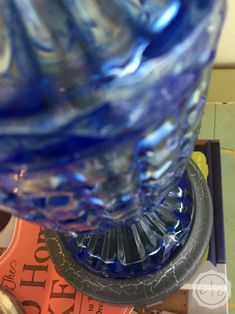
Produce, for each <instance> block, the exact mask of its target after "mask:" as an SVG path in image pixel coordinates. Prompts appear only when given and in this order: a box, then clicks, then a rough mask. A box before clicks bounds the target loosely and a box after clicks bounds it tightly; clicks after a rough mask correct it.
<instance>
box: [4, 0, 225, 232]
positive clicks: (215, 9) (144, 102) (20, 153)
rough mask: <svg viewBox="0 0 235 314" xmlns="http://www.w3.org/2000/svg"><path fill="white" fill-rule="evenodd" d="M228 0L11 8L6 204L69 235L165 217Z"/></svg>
mask: <svg viewBox="0 0 235 314" xmlns="http://www.w3.org/2000/svg"><path fill="white" fill-rule="evenodd" d="M223 16H224V1H219V0H217V1H216V0H214V1H213V0H208V1H203V0H191V1H189V0H159V1H157V0H146V1H140V0H123V1H122V0H119V1H118V0H99V1H93V0H51V1H46V0H1V1H0V148H1V150H0V206H1V208H2V209H4V210H7V211H10V212H12V213H13V214H15V215H17V216H20V217H22V218H25V219H28V220H31V221H35V222H38V223H41V224H43V225H45V226H46V227H48V228H53V229H55V230H61V231H66V230H68V231H75V232H91V231H105V230H106V229H107V228H110V227H113V226H114V227H118V226H120V227H121V226H125V225H127V224H131V223H136V222H138V219H139V217H141V216H142V215H143V214H145V213H150V215H151V212H152V213H155V211H156V209H157V208H159V206H160V204H161V202H162V201H163V200H164V199H165V197H166V196H167V195H168V193H169V192H170V191H171V190H173V189H174V187H175V186H176V183H177V182H178V181H179V179H180V178H181V176H182V174H183V173H184V170H185V164H186V162H187V159H188V157H189V155H190V153H191V151H192V148H193V146H194V142H195V139H196V137H197V134H198V128H199V125H200V117H201V114H202V111H203V105H204V102H205V95H206V90H207V82H208V73H209V69H210V65H211V63H212V61H213V58H214V54H215V49H216V44H217V39H218V36H219V32H220V28H221V24H222V20H223Z"/></svg>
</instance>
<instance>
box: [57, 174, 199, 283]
mask: <svg viewBox="0 0 235 314" xmlns="http://www.w3.org/2000/svg"><path fill="white" fill-rule="evenodd" d="M194 203H195V202H194V195H193V192H192V189H191V184H190V181H189V178H188V176H187V174H185V175H184V176H183V178H182V179H181V180H180V182H179V185H178V186H177V187H175V188H174V190H172V191H171V192H170V193H169V194H168V196H167V197H166V198H165V200H164V202H162V204H161V205H160V206H159V207H158V208H156V209H155V210H154V211H149V212H147V213H145V214H144V215H142V216H141V217H140V218H139V220H138V221H137V222H134V223H132V224H129V225H128V226H121V227H114V228H112V229H110V230H108V231H107V232H104V233H101V234H99V233H98V234H85V235H83V234H79V233H75V232H67V233H61V236H60V237H61V241H62V243H63V245H64V246H65V248H66V249H67V251H68V253H69V254H70V256H71V258H72V259H74V260H75V261H76V262H77V263H79V264H80V265H82V266H83V267H85V268H86V269H88V270H89V271H91V272H95V273H96V274H98V275H100V276H103V277H109V278H110V277H111V278H115V279H117V278H118V279H126V278H132V277H135V276H141V275H145V274H148V273H151V272H154V271H156V270H158V269H161V268H162V267H164V266H165V265H166V263H167V262H169V260H170V259H171V258H173V256H174V255H175V254H176V253H177V252H178V251H179V250H180V249H181V248H182V246H183V245H184V244H185V242H186V240H187V237H188V234H189V232H190V229H191V225H192V222H193V217H194V210H195V208H194Z"/></svg>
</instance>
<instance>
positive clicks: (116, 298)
mask: <svg viewBox="0 0 235 314" xmlns="http://www.w3.org/2000/svg"><path fill="white" fill-rule="evenodd" d="M187 171H188V174H189V177H190V180H191V183H192V189H193V192H194V196H195V217H194V224H193V226H192V230H191V232H190V235H189V238H188V240H187V242H186V244H185V246H184V247H183V248H182V249H181V250H180V251H179V252H178V254H177V255H176V256H175V257H174V259H173V260H172V261H171V262H169V263H168V264H167V265H166V266H165V267H164V268H162V269H161V270H159V271H157V272H155V273H152V274H149V275H147V276H141V277H137V278H133V279H125V280H112V279H107V278H102V277H99V276H97V275H95V274H93V273H90V272H89V271H87V270H85V269H84V268H82V267H81V266H80V265H79V264H77V263H76V262H75V261H74V260H73V259H72V258H71V257H70V255H69V254H66V249H65V248H64V247H63V244H62V243H60V239H59V235H58V234H57V233H56V232H53V231H45V235H46V238H47V244H48V248H49V251H50V253H51V258H52V260H53V262H54V264H55V265H56V268H57V270H58V272H59V273H60V274H61V275H62V276H63V277H65V278H66V279H67V281H68V282H70V284H71V285H73V286H74V287H75V288H76V289H78V290H80V291H82V292H84V293H85V294H87V295H89V296H90V297H92V298H94V299H99V300H102V301H104V302H108V303H116V304H123V305H124V304H126V305H127V304H131V305H146V304H151V303H154V302H157V301H159V300H161V299H163V298H164V297H166V296H168V295H169V294H170V293H172V292H174V291H175V290H177V289H178V288H180V287H181V286H182V285H183V284H184V283H185V282H186V281H187V280H188V279H189V278H190V277H191V276H192V275H193V274H194V273H195V271H196V270H197V268H198V266H199V265H200V263H201V260H202V258H203V256H204V254H205V251H206V249H207V247H208V243H209V239H210V234H211V229H212V221H213V211H212V203H211V198H210V193H209V189H208V186H207V183H206V181H205V179H204V177H203V176H202V174H201V172H200V170H199V169H198V167H197V166H196V165H195V164H194V163H193V162H192V161H190V162H189V164H188V167H187Z"/></svg>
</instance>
